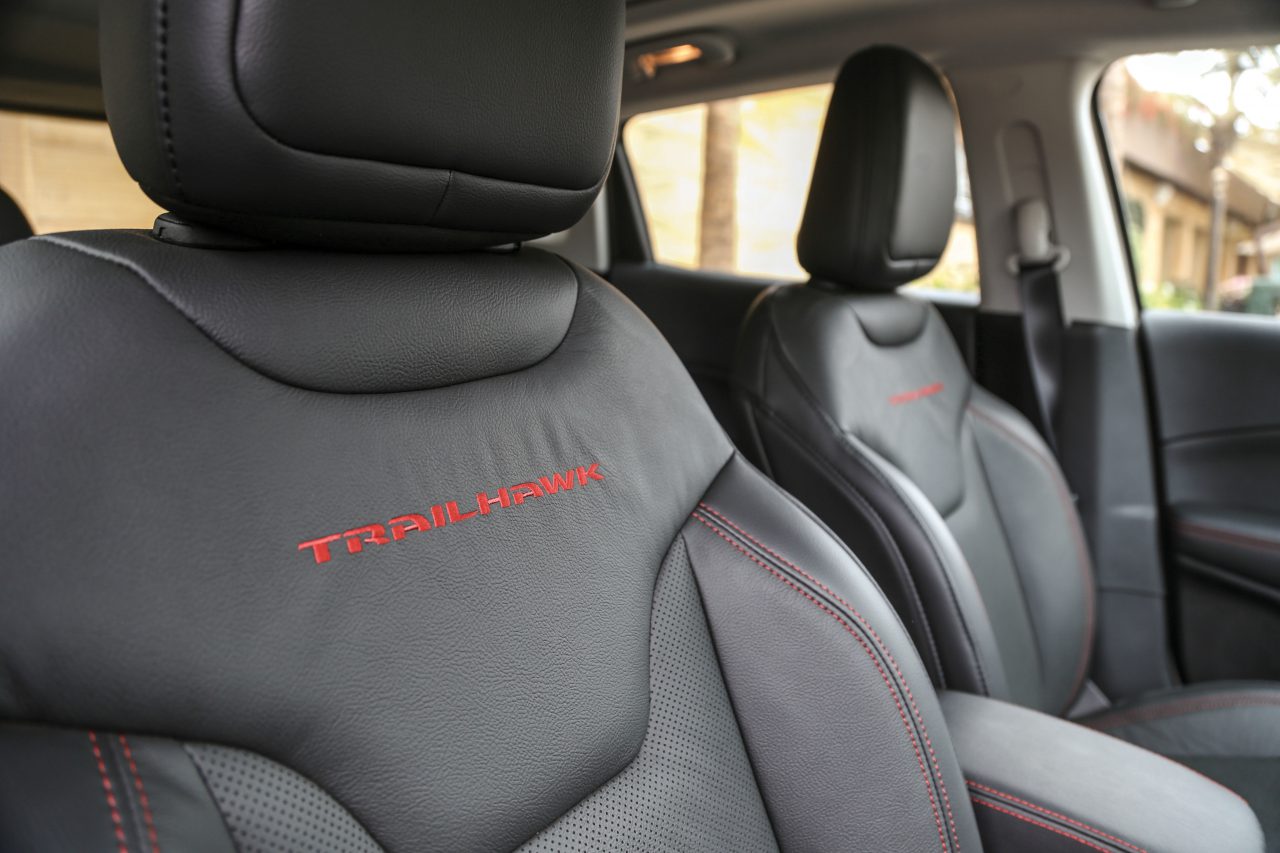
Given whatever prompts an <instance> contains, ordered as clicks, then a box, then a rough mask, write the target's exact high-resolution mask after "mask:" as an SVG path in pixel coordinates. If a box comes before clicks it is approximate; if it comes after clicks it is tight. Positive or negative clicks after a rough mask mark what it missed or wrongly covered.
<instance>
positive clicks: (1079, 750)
mask: <svg viewBox="0 0 1280 853" xmlns="http://www.w3.org/2000/svg"><path fill="white" fill-rule="evenodd" d="M940 702H941V705H942V708H943V712H944V713H945V714H946V719H947V725H948V726H949V728H950V736H951V738H952V743H953V744H954V747H955V750H956V753H957V754H958V756H959V760H960V762H961V766H962V767H963V768H964V773H965V777H966V779H967V785H968V787H969V793H970V796H971V798H972V799H973V802H974V805H975V806H976V809H975V811H976V812H977V813H978V825H979V827H980V828H981V830H982V833H983V839H982V840H983V847H984V849H986V850H987V851H989V853H1003V851H1011V850H1012V851H1023V850H1046V851H1049V850H1053V851H1056V850H1063V851H1066V850H1075V851H1082V850H1084V849H1085V848H1088V849H1092V850H1097V851H1104V853H1201V851H1207V850H1215V851H1216V850H1221V851H1228V850H1229V851H1232V853H1246V851H1261V850H1262V849H1263V844H1264V839H1263V833H1262V832H1261V831H1260V827H1259V822H1258V820H1257V819H1255V815H1254V814H1252V813H1251V812H1250V807H1249V806H1250V804H1249V803H1246V802H1245V801H1244V800H1243V799H1242V798H1241V797H1239V796H1237V795H1236V794H1235V793H1234V792H1233V791H1231V790H1228V789H1227V788H1225V787H1223V786H1222V785H1220V784H1217V783H1215V782H1214V781H1211V780H1209V779H1205V778H1204V777H1203V776H1201V775H1198V774H1196V773H1195V772H1193V771H1192V770H1188V769H1187V768H1185V767H1181V766H1179V765H1178V764H1175V763H1174V762H1172V761H1169V760H1168V759H1167V758H1163V757H1161V756H1158V755H1155V754H1153V753H1151V752H1149V751H1146V750H1142V749H1138V748H1135V747H1134V746H1133V745H1131V744H1127V743H1124V742H1123V741H1120V740H1117V739H1115V738H1111V737H1105V736H1100V735H1099V734H1098V733H1097V732H1095V731H1091V730H1089V729H1086V728H1083V727H1081V726H1078V725H1074V724H1072V723H1069V722H1067V721H1065V720H1060V719H1058V718H1056V717H1051V716H1049V715H1048V714H1043V713H1039V712H1037V711H1033V710H1031V709H1029V708H1023V707H1019V706H1017V705H1011V704H1008V703H1005V702H995V701H992V700H990V699H984V698H982V697H977V696H969V695H967V694H962V693H944V694H942V696H941V698H940ZM1253 805H1254V806H1255V808H1256V804H1253Z"/></svg>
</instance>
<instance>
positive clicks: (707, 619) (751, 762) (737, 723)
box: [637, 475, 782, 850]
mask: <svg viewBox="0 0 1280 853" xmlns="http://www.w3.org/2000/svg"><path fill="white" fill-rule="evenodd" d="M717 476H718V475H717ZM676 541H678V542H679V543H680V547H682V548H684V554H685V559H687V560H688V561H689V572H690V574H692V575H693V586H694V589H695V590H696V591H697V594H698V607H699V608H700V609H701V611H702V620H703V624H704V625H705V626H706V629H707V636H708V638H709V639H710V640H711V654H712V655H713V656H714V657H715V661H716V670H717V671H718V672H719V675H720V682H721V684H722V685H723V686H724V695H725V701H727V702H728V703H729V711H730V712H731V713H732V715H733V725H734V728H735V729H736V730H737V732H738V739H739V740H740V741H741V742H742V746H743V752H744V753H745V754H746V758H747V766H748V767H749V768H751V780H752V782H754V783H755V786H756V794H757V795H758V796H759V797H760V805H761V806H762V807H763V808H764V816H765V819H766V820H768V821H769V830H770V831H771V832H772V833H773V843H774V846H775V847H776V848H778V849H779V850H781V849H782V845H780V844H778V838H779V834H778V826H777V823H776V821H775V820H774V817H773V810H772V808H770V804H769V801H768V799H767V798H766V797H765V795H764V785H763V783H762V782H761V777H760V771H759V769H758V768H757V767H756V760H755V757H754V756H753V755H752V754H751V750H750V749H749V748H748V745H747V736H746V734H745V733H744V732H743V730H742V716H741V715H740V714H739V713H738V705H737V702H736V701H735V700H734V695H733V690H731V689H730V687H729V678H728V676H727V674H726V673H725V670H724V661H723V660H721V658H720V647H719V645H718V644H717V643H716V637H715V631H714V630H713V629H712V627H711V616H710V615H709V614H708V613H707V602H706V599H705V597H704V596H703V593H702V584H701V583H700V582H699V581H698V571H697V569H696V568H695V567H694V564H693V561H694V556H693V549H691V548H690V547H689V538H688V536H687V535H686V533H685V528H684V527H681V529H680V532H679V533H678V534H676ZM668 553H670V552H668ZM663 559H664V561H665V559H666V558H665V557H664V558H663ZM659 573H661V571H659ZM655 586H656V584H655ZM650 654H652V651H651V652H650ZM638 754H639V753H637V755H638Z"/></svg>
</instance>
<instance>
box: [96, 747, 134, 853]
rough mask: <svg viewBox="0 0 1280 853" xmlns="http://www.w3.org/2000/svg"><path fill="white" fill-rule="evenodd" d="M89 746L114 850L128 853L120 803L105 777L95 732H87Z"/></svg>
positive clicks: (109, 779)
mask: <svg viewBox="0 0 1280 853" xmlns="http://www.w3.org/2000/svg"><path fill="white" fill-rule="evenodd" d="M89 745H90V746H91V747H93V759H94V761H95V762H96V763H97V765H98V776H99V778H101V779H102V793H103V795H104V796H105V798H106V801H107V810H108V811H110V812H111V824H112V827H113V828H114V830H115V838H116V850H117V851H118V853H129V845H128V842H127V840H126V838H125V834H124V820H123V819H122V818H121V817H120V803H119V801H118V800H116V795H115V790H114V788H113V786H112V784H111V777H110V776H108V775H107V763H106V759H105V758H103V757H102V748H101V746H100V745H99V744H98V735H97V733H96V732H92V731H91V732H89Z"/></svg>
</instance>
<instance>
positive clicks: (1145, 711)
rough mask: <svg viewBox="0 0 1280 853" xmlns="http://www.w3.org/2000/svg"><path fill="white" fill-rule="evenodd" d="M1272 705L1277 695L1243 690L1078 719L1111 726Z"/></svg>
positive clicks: (1087, 723) (1278, 702) (1278, 701)
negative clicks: (1232, 694) (1234, 695)
mask: <svg viewBox="0 0 1280 853" xmlns="http://www.w3.org/2000/svg"><path fill="white" fill-rule="evenodd" d="M1271 706H1280V696H1274V697H1273V696H1249V695H1247V694H1242V695H1239V696H1236V697H1234V698H1232V697H1229V696H1223V697H1218V698H1213V697H1205V698H1203V699H1196V698H1189V699H1178V700H1174V701H1172V702H1166V703H1163V704H1159V705H1150V706H1147V707H1145V708H1133V709H1131V710H1127V711H1125V710H1121V711H1115V712H1112V713H1110V714H1102V715H1100V716H1098V717H1095V718H1094V719H1092V720H1089V719H1085V720H1081V721H1080V722H1081V724H1082V725H1085V726H1088V727H1089V728H1092V729H1114V728H1119V727H1121V726H1128V725H1132V724H1133V723H1144V722H1149V721H1151V720H1161V719H1165V718H1167V717H1178V716H1182V715H1183V714H1194V713H1197V712H1199V711H1229V710H1231V709H1233V708H1264V707H1271Z"/></svg>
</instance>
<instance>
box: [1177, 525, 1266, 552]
mask: <svg viewBox="0 0 1280 853" xmlns="http://www.w3.org/2000/svg"><path fill="white" fill-rule="evenodd" d="M1174 526H1175V527H1176V528H1177V530H1178V531H1179V532H1180V533H1183V534H1185V535H1187V536H1190V537H1191V538H1193V539H1197V538H1199V539H1211V540H1214V541H1217V542H1226V543H1229V544H1232V545H1243V546H1244V547H1246V548H1259V549H1262V550H1265V551H1277V550H1280V541H1278V540H1275V539H1266V538H1264V537H1261V536H1257V535H1253V534H1248V533H1237V532H1236V531H1234V530H1225V529H1223V528H1220V527H1213V526H1211V525H1208V524H1204V523H1203V522H1197V521H1179V522H1176V523H1175V525H1174Z"/></svg>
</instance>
